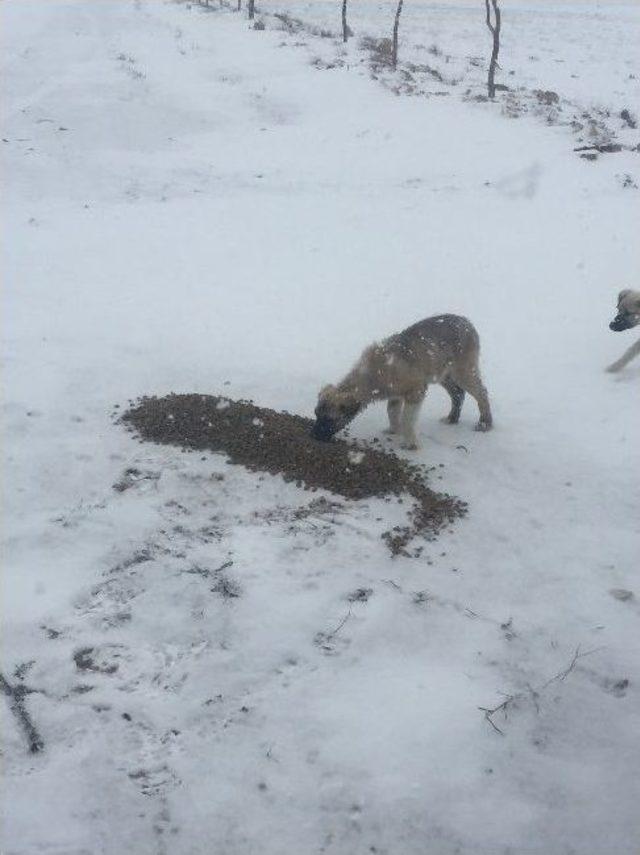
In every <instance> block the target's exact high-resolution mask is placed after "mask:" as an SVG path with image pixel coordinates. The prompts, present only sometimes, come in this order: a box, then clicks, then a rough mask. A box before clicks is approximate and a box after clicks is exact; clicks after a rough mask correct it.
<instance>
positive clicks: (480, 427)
mask: <svg viewBox="0 0 640 855" xmlns="http://www.w3.org/2000/svg"><path fill="white" fill-rule="evenodd" d="M492 427H493V424H488V423H487V422H478V424H477V425H476V426H475V428H474V430H477V431H478V432H479V433H486V432H487V431H489V430H491V428H492Z"/></svg>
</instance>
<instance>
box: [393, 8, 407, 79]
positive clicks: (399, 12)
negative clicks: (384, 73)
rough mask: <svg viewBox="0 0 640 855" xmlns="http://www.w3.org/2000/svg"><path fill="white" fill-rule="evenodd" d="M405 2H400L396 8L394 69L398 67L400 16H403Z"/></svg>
mask: <svg viewBox="0 0 640 855" xmlns="http://www.w3.org/2000/svg"><path fill="white" fill-rule="evenodd" d="M403 2H404V0H398V6H397V8H396V17H395V19H394V22H393V44H392V47H391V64H392V65H393V67H394V68H396V67H397V65H398V28H399V26H400V15H401V14H402V4H403Z"/></svg>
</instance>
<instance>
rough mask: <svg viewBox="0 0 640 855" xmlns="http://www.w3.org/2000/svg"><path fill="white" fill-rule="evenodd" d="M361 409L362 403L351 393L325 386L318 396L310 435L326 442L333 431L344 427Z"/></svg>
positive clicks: (335, 431)
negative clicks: (314, 420) (314, 419)
mask: <svg viewBox="0 0 640 855" xmlns="http://www.w3.org/2000/svg"><path fill="white" fill-rule="evenodd" d="M361 409H362V403H361V402H360V401H358V400H356V398H354V396H353V394H351V393H349V392H341V391H340V390H339V389H336V387H335V386H325V387H324V389H321V390H320V395H319V397H318V405H317V407H316V423H315V425H314V426H313V430H312V431H311V436H313V438H314V439H319V440H322V441H323V442H328V440H330V439H331V437H332V436H333V435H334V433H337V432H338V431H339V430H342V428H343V427H346V426H347V425H348V424H349V422H350V421H351V420H352V419H354V418H355V417H356V416H357V415H358V413H359V412H360V410H361Z"/></svg>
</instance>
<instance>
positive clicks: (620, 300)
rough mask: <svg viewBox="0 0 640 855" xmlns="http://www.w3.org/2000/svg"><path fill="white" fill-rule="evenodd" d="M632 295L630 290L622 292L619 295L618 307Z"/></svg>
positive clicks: (626, 289)
mask: <svg viewBox="0 0 640 855" xmlns="http://www.w3.org/2000/svg"><path fill="white" fill-rule="evenodd" d="M630 293H631V289H630V288H625V289H624V290H622V291H620V293H619V294H618V305H620V303H621V302H622V301H623V300H624V298H625V297H628V296H629V294H630Z"/></svg>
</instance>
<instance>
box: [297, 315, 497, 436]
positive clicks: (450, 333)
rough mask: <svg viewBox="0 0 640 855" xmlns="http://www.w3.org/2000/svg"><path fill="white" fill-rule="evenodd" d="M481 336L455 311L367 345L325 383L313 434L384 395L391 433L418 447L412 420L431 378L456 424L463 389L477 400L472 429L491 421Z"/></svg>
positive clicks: (329, 430)
mask: <svg viewBox="0 0 640 855" xmlns="http://www.w3.org/2000/svg"><path fill="white" fill-rule="evenodd" d="M479 353H480V339H479V338H478V333H477V332H476V330H475V327H474V326H473V324H472V323H471V322H470V321H468V320H467V319H466V318H462V317H460V316H459V315H436V316H435V317H433V318H426V319H425V320H424V321H419V322H418V323H417V324H413V326H410V327H408V328H407V329H406V330H403V331H402V332H401V333H397V334H396V335H392V336H390V337H389V338H387V339H385V340H384V341H383V342H381V343H380V344H377V343H376V344H372V345H371V346H370V347H368V348H367V349H366V350H365V351H364V353H363V354H362V356H361V357H360V359H359V360H358V362H357V363H356V365H355V366H354V368H353V369H352V370H351V371H350V372H349V373H348V374H347V376H346V377H345V378H344V380H342V381H341V382H340V383H338V385H337V386H325V387H324V389H322V390H321V392H320V397H319V399H318V405H317V407H316V423H315V425H314V428H313V432H312V433H313V436H314V437H315V438H316V439H320V440H329V439H331V437H332V436H333V435H334V433H337V432H338V431H339V430H342V428H343V427H345V425H347V424H348V423H349V422H350V421H351V420H352V419H353V418H355V416H356V415H357V414H358V413H359V412H360V411H361V410H363V409H364V408H365V407H366V406H367V405H368V404H370V403H371V402H372V401H382V400H386V401H387V402H388V403H387V412H388V414H389V429H388V432H389V433H398V432H399V433H401V434H402V439H403V447H404V448H409V449H416V448H417V447H418V441H417V439H416V433H415V425H416V421H417V419H418V413H419V412H420V407H421V405H422V402H423V400H424V396H425V394H426V392H427V387H428V385H429V384H430V383H439V384H440V385H441V386H444V388H445V389H446V390H447V392H448V393H449V396H450V398H451V411H450V413H449V415H448V416H447V418H446V419H445V421H447V422H448V423H449V424H456V423H457V422H458V420H459V419H460V410H461V408H462V403H463V401H464V394H465V392H468V393H469V394H470V395H472V396H473V397H474V398H475V399H476V401H477V402H478V407H479V409H480V421H479V422H478V424H477V427H476V430H482V431H486V430H489V429H490V428H491V426H492V423H493V422H492V417H491V407H490V406H489V398H488V395H487V390H486V389H485V387H484V385H483V383H482V379H481V377H480V369H479V367H478V356H479Z"/></svg>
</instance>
